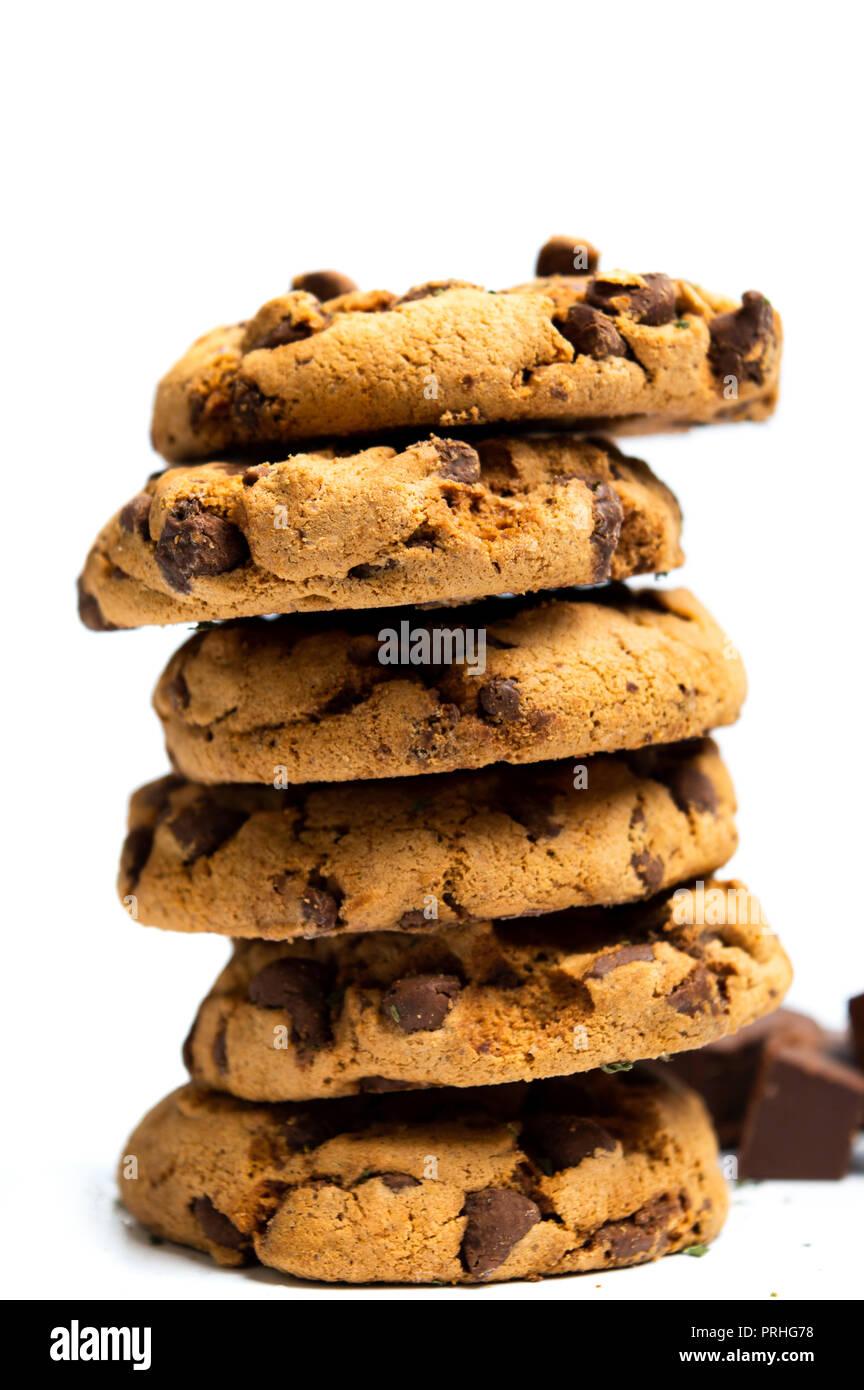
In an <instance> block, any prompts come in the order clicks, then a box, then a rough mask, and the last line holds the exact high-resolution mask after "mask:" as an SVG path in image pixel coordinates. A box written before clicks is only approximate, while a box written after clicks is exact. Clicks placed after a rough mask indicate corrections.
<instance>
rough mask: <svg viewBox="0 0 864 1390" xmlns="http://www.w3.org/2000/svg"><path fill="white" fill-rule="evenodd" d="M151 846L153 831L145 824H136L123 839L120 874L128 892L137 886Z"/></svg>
mask: <svg viewBox="0 0 864 1390" xmlns="http://www.w3.org/2000/svg"><path fill="white" fill-rule="evenodd" d="M152 848H153V831H152V829H151V828H150V827H149V826H146V825H136V826H135V827H134V829H132V830H130V831H129V834H128V835H127V836H126V839H125V840H124V841H123V848H122V850H121V851H120V876H121V878H122V880H123V886H124V888H125V889H126V891H127V892H128V893H131V892H132V891H133V890H134V889H135V888H137V886H138V880H139V878H140V877H141V873H142V871H143V869H144V865H145V864H146V863H147V860H148V859H149V858H150V851H151V850H152Z"/></svg>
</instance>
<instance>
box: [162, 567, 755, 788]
mask: <svg viewBox="0 0 864 1390" xmlns="http://www.w3.org/2000/svg"><path fill="white" fill-rule="evenodd" d="M408 614H409V616H406V610H405V609H396V610H392V609H384V610H380V611H379V612H377V613H374V614H362V613H361V614H344V613H343V614H338V615H332V616H331V615H323V616H320V617H315V616H313V615H309V616H308V617H304V616H296V617H290V618H280V619H277V620H275V621H261V620H255V619H252V620H248V621H246V622H241V623H235V624H227V625H221V626H217V627H215V628H211V629H207V630H205V631H203V632H199V633H196V634H195V636H194V637H192V638H191V639H190V640H189V641H188V642H187V643H186V644H185V645H184V646H183V647H181V648H180V650H179V651H178V652H177V653H176V654H175V655H174V657H173V658H172V659H171V661H170V662H169V663H168V666H167V668H166V670H165V672H164V673H163V675H162V677H161V679H160V681H159V683H158V685H157V688H156V693H155V701H154V702H155V707H156V710H157V712H158V714H159V716H160V718H161V720H162V723H163V726H164V729H165V737H166V743H167V747H168V751H169V755H170V756H171V758H172V761H173V765H174V767H175V769H176V770H177V771H179V772H181V773H183V775H184V776H186V777H189V778H192V779H193V780H195V781H199V782H269V783H271V784H275V785H277V786H279V785H283V784H285V783H291V782H312V781H326V782H330V781H349V780H353V779H358V778H361V779H362V778H372V777H396V776H398V777H402V776H412V775H414V774H416V773H425V772H445V771H451V770H455V769H458V768H469V767H482V766H484V765H486V764H488V763H493V762H498V761H505V762H511V763H533V762H539V761H542V760H546V759H557V758H565V757H583V756H587V755H589V754H592V753H601V752H614V751H617V750H618V749H622V748H639V747H642V746H644V745H645V744H649V743H672V742H676V741H678V740H680V739H685V738H692V737H701V736H702V735H703V734H705V733H706V732H707V731H708V730H710V729H712V728H714V727H716V726H718V725H721V724H729V723H732V722H733V721H734V720H735V719H736V718H737V716H738V712H739V710H740V707H741V703H742V701H743V699H744V694H745V678H744V671H743V667H742V664H741V660H740V657H739V656H738V654H737V652H736V651H735V649H734V648H733V647H732V646H731V644H730V643H729V642H728V639H727V638H726V637H725V636H724V634H723V632H722V631H721V630H720V628H719V627H718V626H717V624H716V623H715V622H714V620H713V619H712V618H711V616H710V615H709V614H708V613H707V612H706V610H705V609H704V608H703V607H702V606H701V605H700V604H699V603H698V602H697V601H696V600H695V599H694V598H693V596H692V595H691V594H689V593H688V592H687V591H686V590H683V589H678V590H670V591H665V592H664V591H657V590H653V589H643V590H637V591H635V592H633V591H630V590H628V589H627V588H626V587H625V586H623V585H608V586H605V587H604V588H601V589H597V590H588V591H585V590H581V591H580V590H568V591H566V593H565V594H564V595H563V596H557V597H552V598H547V599H544V600H542V601H536V602H531V601H529V600H515V599H500V600H496V601H489V602H487V603H479V604H471V605H464V606H462V607H459V608H455V609H449V610H448V609H439V610H435V611H434V614H432V613H428V612H426V613H418V612H416V610H408Z"/></svg>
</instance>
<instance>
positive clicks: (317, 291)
mask: <svg viewBox="0 0 864 1390" xmlns="http://www.w3.org/2000/svg"><path fill="white" fill-rule="evenodd" d="M291 288H292V290H305V291H306V293H307V294H314V296H315V298H316V299H336V298H338V296H339V295H340V294H351V292H352V291H353V290H356V289H357V286H356V284H355V283H354V281H353V280H352V279H351V276H350V275H343V274H342V272H341V271H340V270H307V271H306V273H305V275H295V276H294V279H293V280H292V281H291Z"/></svg>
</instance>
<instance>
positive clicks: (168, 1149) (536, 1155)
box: [119, 1071, 727, 1284]
mask: <svg viewBox="0 0 864 1390" xmlns="http://www.w3.org/2000/svg"><path fill="white" fill-rule="evenodd" d="M119 1185H120V1195H121V1198H122V1200H123V1203H124V1204H125V1206H126V1208H127V1209H128V1210H129V1211H130V1212H131V1213H132V1215H133V1216H135V1217H137V1218H138V1220H139V1221H141V1222H143V1224H144V1225H145V1226H147V1227H148V1228H149V1229H150V1230H151V1231H152V1232H154V1233H155V1234H156V1235H157V1236H160V1237H163V1238H165V1239H168V1240H175V1241H179V1242H181V1243H182V1244H184V1245H191V1246H193V1247H194V1248H195V1249H197V1250H203V1251H206V1252H207V1253H208V1254H210V1255H211V1256H212V1257H213V1258H214V1259H215V1260H216V1261H217V1262H218V1263H219V1264H222V1265H241V1264H245V1263H248V1262H250V1261H260V1262H261V1263H262V1264H264V1265H268V1266H270V1267H271V1268H273V1269H278V1270H281V1271H282V1272H283V1273H285V1274H290V1275H294V1276H297V1277H299V1278H302V1279H314V1280H324V1281H329V1282H338V1283H352V1284H366V1283H378V1282H385V1283H405V1284H431V1283H443V1284H466V1283H467V1284H477V1283H488V1282H492V1281H494V1280H503V1279H523V1278H533V1277H536V1276H537V1275H542V1274H573V1273H581V1272H583V1271H586V1270H600V1269H613V1268H615V1267H617V1266H621V1265H635V1264H644V1263H646V1262H647V1261H649V1260H654V1259H656V1258H657V1257H658V1256H660V1255H665V1254H674V1253H675V1252H676V1251H679V1250H686V1249H688V1248H689V1247H691V1246H694V1245H702V1244H704V1243H705V1242H706V1241H710V1240H712V1239H713V1238H714V1237H715V1236H716V1235H717V1233H718V1232H719V1230H720V1229H721V1227H722V1225H723V1221H724V1218H725V1215H726V1209H727V1197H726V1186H725V1182H724V1180H723V1178H722V1176H721V1173H720V1170H719V1167H718V1163H717V1148H716V1143H715V1140H714V1135H713V1132H712V1129H711V1125H710V1122H709V1120H708V1117H707V1115H706V1113H705V1110H704V1107H703V1105H702V1102H701V1101H700V1100H699V1098H698V1097H697V1096H696V1095H695V1094H694V1093H693V1092H692V1091H689V1090H687V1089H685V1088H684V1087H682V1086H680V1085H672V1084H670V1083H664V1082H662V1081H661V1080H659V1079H658V1078H657V1077H656V1076H652V1075H651V1074H650V1073H648V1074H645V1073H643V1072H642V1071H636V1072H632V1073H626V1074H621V1075H617V1076H604V1075H602V1074H599V1075H598V1074H594V1075H592V1076H589V1077H584V1078H578V1079H570V1080H557V1081H554V1082H543V1083H539V1084H538V1085H536V1086H532V1087H522V1086H518V1085H517V1086H498V1087H491V1088H487V1089H482V1088H475V1089H473V1090H471V1091H467V1092H462V1093H456V1094H454V1093H452V1092H448V1091H447V1090H446V1089H445V1090H441V1091H435V1092H418V1093H417V1094H404V1093H403V1094H402V1095H399V1096H388V1095H378V1096H364V1097H358V1098H356V1099H352V1100H348V1101H324V1102H317V1103H316V1102H312V1103H310V1104H307V1105H304V1106H302V1107H301V1106H292V1105H271V1106H265V1105H250V1104H247V1103H244V1102H243V1101H238V1100H233V1099H231V1098H230V1097H228V1096H223V1095H217V1094H214V1093H212V1092H206V1091H200V1090H197V1089H196V1088H195V1087H194V1086H184V1087H182V1088H181V1089H180V1090H178V1091H174V1092H173V1093H172V1094H171V1095H169V1096H167V1097H166V1098H165V1099H164V1100H163V1101H161V1102H160V1104H159V1105H157V1106H156V1107H155V1109H153V1110H151V1111H150V1113H149V1114H148V1115H147V1116H145V1118H144V1119H143V1120H142V1121H141V1123H140V1124H139V1126H138V1128H137V1129H136V1130H135V1131H134V1133H133V1134H132V1135H131V1136H130V1138H129V1140H128V1141H127V1144H126V1148H125V1152H124V1154H123V1156H122V1158H121V1162H120V1170H119Z"/></svg>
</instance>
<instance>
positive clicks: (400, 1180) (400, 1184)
mask: <svg viewBox="0 0 864 1390" xmlns="http://www.w3.org/2000/svg"><path fill="white" fill-rule="evenodd" d="M374 1176H375V1177H376V1178H380V1179H381V1181H382V1182H383V1184H384V1186H385V1187H389V1189H390V1191H391V1192H404V1191H405V1188H406V1187H419V1186H420V1179H419V1178H412V1176H411V1174H410V1173H376V1174H375V1175H374Z"/></svg>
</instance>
